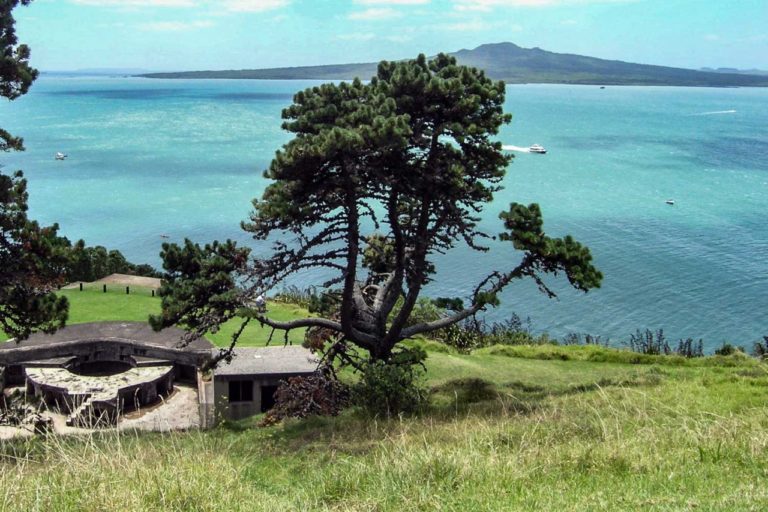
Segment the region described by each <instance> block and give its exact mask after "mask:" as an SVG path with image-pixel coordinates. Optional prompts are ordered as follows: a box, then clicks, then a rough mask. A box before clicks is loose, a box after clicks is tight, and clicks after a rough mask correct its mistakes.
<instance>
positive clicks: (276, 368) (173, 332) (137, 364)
mask: <svg viewBox="0 0 768 512" xmlns="http://www.w3.org/2000/svg"><path fill="white" fill-rule="evenodd" d="M218 352H219V349H217V348H216V347H214V346H213V344H212V343H211V342H210V341H208V340H207V339H205V338H192V339H189V336H187V333H186V332H185V331H183V330H181V329H176V328H169V329H164V330H162V331H160V332H155V331H153V330H152V329H151V328H150V327H149V325H147V324H144V323H139V322H95V323H87V324H76V325H71V326H67V327H65V328H63V329H60V330H59V331H57V332H56V333H54V334H43V333H38V334H34V335H32V336H31V337H30V338H29V339H27V340H24V341H22V342H21V343H17V342H16V341H14V340H9V341H7V342H5V343H0V392H2V391H4V389H5V388H7V387H10V388H17V389H18V388H22V389H24V390H25V391H26V395H25V396H29V397H36V399H39V400H40V401H41V402H42V403H44V404H45V405H46V406H47V407H48V408H51V409H55V410H57V411H59V412H61V413H64V414H66V415H68V418H67V423H68V424H69V425H71V426H99V425H101V426H104V425H114V424H115V422H116V421H118V418H119V417H120V415H121V414H122V413H123V412H127V411H133V410H137V409H141V408H143V407H150V406H158V405H159V406H160V407H162V406H163V403H164V399H165V398H166V397H168V396H169V395H171V394H172V393H173V392H174V386H175V384H176V383H180V384H186V385H187V386H190V387H192V388H193V389H196V390H197V397H198V400H197V402H198V413H199V416H200V422H199V424H200V425H201V426H203V427H208V426H212V425H215V424H216V423H217V422H219V421H221V420H222V419H241V418H245V417H247V416H251V415H253V414H258V413H260V412H264V411H267V410H268V409H269V408H271V407H272V405H273V404H274V392H275V390H276V389H277V387H278V385H279V384H280V381H282V380H284V379H287V378H289V377H293V376H297V375H309V374H311V373H313V372H314V371H315V370H316V369H317V364H318V361H317V359H316V358H314V357H313V356H312V354H311V352H310V351H308V350H307V349H305V348H303V347H294V346H278V347H265V348H242V349H236V350H235V352H234V356H233V358H232V361H231V362H230V363H226V362H220V363H219V366H218V368H216V369H215V370H214V371H213V372H204V371H203V368H204V367H205V365H206V363H208V362H210V361H211V360H212V358H213V357H214V356H215V355H216V354H217V353H218ZM0 405H2V403H0Z"/></svg>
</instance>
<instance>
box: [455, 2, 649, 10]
mask: <svg viewBox="0 0 768 512" xmlns="http://www.w3.org/2000/svg"><path fill="white" fill-rule="evenodd" d="M634 1H636V0H454V9H456V10H457V11H491V10H493V9H495V8H509V7H556V6H558V5H569V4H570V5H573V4H600V3H624V2H634Z"/></svg>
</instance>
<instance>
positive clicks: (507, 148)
mask: <svg viewBox="0 0 768 512" xmlns="http://www.w3.org/2000/svg"><path fill="white" fill-rule="evenodd" d="M501 149H503V150H504V151H517V152H519V153H530V152H531V148H521V147H520V146H510V145H509V144H505V145H503V146H501Z"/></svg>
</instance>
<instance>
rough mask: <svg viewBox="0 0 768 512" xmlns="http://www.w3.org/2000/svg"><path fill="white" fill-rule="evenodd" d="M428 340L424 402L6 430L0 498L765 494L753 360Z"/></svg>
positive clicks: (53, 503)
mask: <svg viewBox="0 0 768 512" xmlns="http://www.w3.org/2000/svg"><path fill="white" fill-rule="evenodd" d="M67 293H70V292H67ZM69 296H70V297H71V299H72V308H73V317H74V318H88V319H89V320H90V319H94V318H93V314H91V313H90V312H88V311H78V309H80V308H85V309H86V310H88V309H90V308H89V306H88V303H89V301H91V300H96V299H95V298H92V297H89V296H87V295H83V296H75V294H74V292H72V293H70V295H69ZM108 296H109V294H106V296H105V297H102V298H101V299H100V300H101V301H106V300H109V299H110V298H111V297H108ZM115 300H117V297H115ZM147 304H150V303H147ZM153 304H154V305H153V306H151V307H157V306H156V303H153ZM100 307H103V304H102V305H101V306H100ZM273 307H276V306H273ZM136 308H137V310H140V308H139V307H138V306H136ZM148 312H149V311H145V312H144V314H147V313H148ZM94 314H95V313H94ZM286 314H292V313H290V312H286ZM76 315H82V316H76ZM125 319H129V318H125ZM424 345H425V346H427V347H431V348H438V349H440V350H441V351H435V350H432V351H430V353H429V358H428V360H427V367H428V374H427V379H428V385H429V386H430V388H431V392H432V400H431V403H432V405H431V407H430V410H429V411H428V412H426V413H425V414H423V415H422V416H420V417H415V418H402V419H400V418H397V419H389V420H387V419H379V420H370V419H365V418H361V417H359V416H357V415H356V414H355V412H354V411H347V412H345V413H344V414H343V415H342V416H341V417H338V418H314V419H310V420H306V421H291V422H287V423H286V424H283V425H279V426H276V427H270V428H266V429H257V428H252V426H253V424H254V423H255V421H256V420H255V419H250V420H244V421H242V422H239V423H236V424H232V425H228V426H225V427H222V428H218V429H215V430H211V431H204V432H188V433H170V434H168V433H166V434H135V435H131V434H122V435H118V434H115V433H103V434H98V435H92V436H88V437H84V438H55V437H54V438H49V439H43V438H38V439H33V440H28V441H14V442H4V443H2V444H0V468H2V470H1V471H0V485H1V486H2V487H1V488H0V489H2V490H0V510H8V511H11V510H46V511H48V510H83V511H100V510H137V511H138V510H142V511H143V510H147V511H154V510H157V511H161V510H162V511H167V510H206V511H207V510H210V511H214V510H231V511H240V510H242V511H254V510H255V511H261V510H263V511H279V510H333V511H352V510H371V511H374V510H375V511H390V510H391V511H398V512H404V511H416V510H445V511H449V510H450V511H453V510H455V511H466V510H478V511H480V510H483V511H485V510H494V511H496V510H498V511H508V510H605V511H623V510H627V511H630V510H659V511H661V510H664V511H667V510H723V511H734V510H755V511H757V510H766V509H768V488H766V486H765V485H764V483H763V482H764V479H765V477H766V475H768V437H766V436H765V429H766V427H768V410H767V409H766V407H765V404H766V400H768V374H767V373H766V367H765V366H764V365H763V364H761V363H758V362H756V361H755V360H752V359H746V358H741V357H727V358H706V359H704V360H701V362H699V363H697V365H692V364H681V363H679V362H676V361H674V360H672V359H665V358H659V359H657V360H655V361H653V362H654V363H655V364H628V363H620V362H595V361H593V360H590V359H589V358H590V357H591V356H590V354H592V355H594V353H596V351H595V349H594V348H592V347H560V348H559V349H558V350H559V352H557V353H556V354H555V356H556V357H555V356H552V352H551V351H550V352H547V350H546V347H544V348H540V347H515V348H516V349H518V352H510V351H508V350H507V351H502V350H500V349H501V348H510V347H499V348H497V349H496V350H490V349H486V350H483V351H478V353H476V354H473V355H459V354H455V353H452V352H450V351H447V350H445V349H444V348H441V347H438V346H435V345H434V344H431V343H424ZM603 350H607V349H603ZM614 352H621V351H614ZM601 357H603V358H605V356H604V355H603V356H601ZM563 359H567V360H563ZM618 360H621V358H618ZM637 363H642V361H638V362H637Z"/></svg>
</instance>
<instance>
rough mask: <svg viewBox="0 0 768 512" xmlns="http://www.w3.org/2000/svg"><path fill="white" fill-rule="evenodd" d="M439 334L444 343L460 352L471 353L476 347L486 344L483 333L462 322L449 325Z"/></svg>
mask: <svg viewBox="0 0 768 512" xmlns="http://www.w3.org/2000/svg"><path fill="white" fill-rule="evenodd" d="M438 335H439V336H440V338H441V341H442V342H443V343H445V344H446V345H448V346H451V347H453V348H455V349H456V350H457V351H458V352H459V353H460V354H469V353H470V352H472V351H473V350H474V349H476V348H479V347H482V346H484V344H483V342H484V340H483V337H482V333H480V332H478V331H476V330H474V329H471V328H467V327H466V326H464V325H461V324H454V325H451V326H448V327H446V328H445V329H442V330H441V331H440V332H439V333H438Z"/></svg>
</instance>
